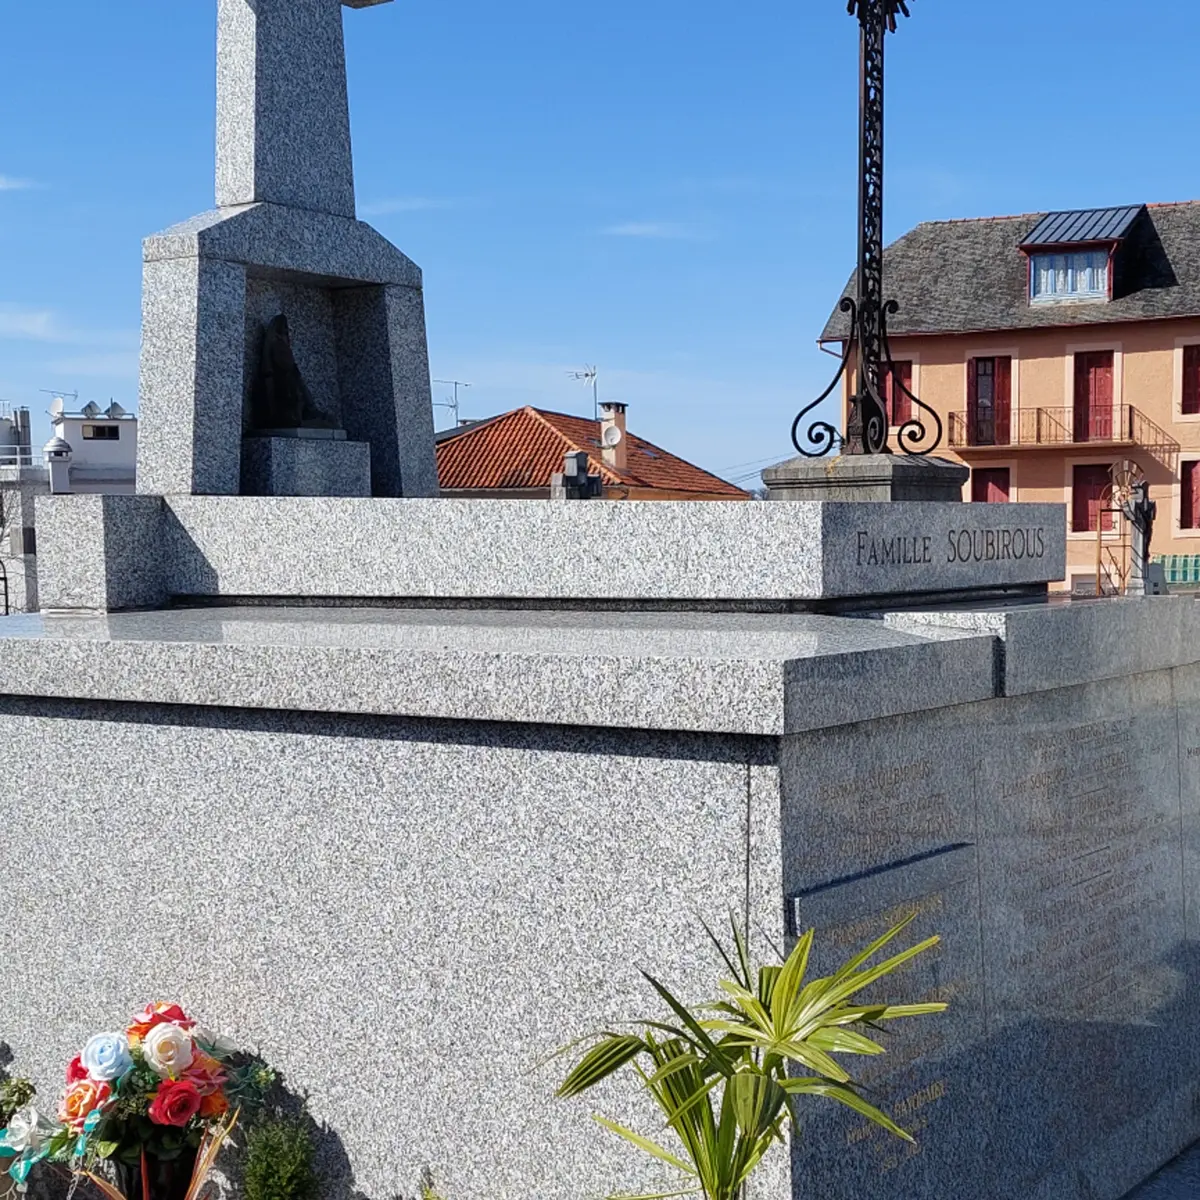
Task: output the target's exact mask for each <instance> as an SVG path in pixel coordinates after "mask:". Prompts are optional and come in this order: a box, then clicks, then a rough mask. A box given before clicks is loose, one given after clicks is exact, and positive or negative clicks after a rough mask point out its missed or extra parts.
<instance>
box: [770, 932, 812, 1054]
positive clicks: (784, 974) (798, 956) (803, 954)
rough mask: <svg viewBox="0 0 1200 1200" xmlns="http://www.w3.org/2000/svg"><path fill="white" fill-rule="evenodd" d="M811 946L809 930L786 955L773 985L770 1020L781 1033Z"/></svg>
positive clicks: (787, 1018) (797, 990) (799, 983)
mask: <svg viewBox="0 0 1200 1200" xmlns="http://www.w3.org/2000/svg"><path fill="white" fill-rule="evenodd" d="M812 945H813V931H812V930H811V929H810V930H809V931H808V932H807V933H806V934H805V935H804V936H803V937H802V938H801V939H800V940H799V941H798V942H797V943H796V945H795V947H794V948H793V950H792V952H791V954H789V955H788V958H787V962H785V963H784V964H783V970H782V971H780V973H779V980H778V982H777V983H776V984H775V990H774V994H773V995H772V996H771V1019H772V1020H773V1021H774V1022H775V1027H776V1029H779V1030H781V1031H782V1030H783V1028H784V1026H785V1025H786V1024H787V1023H788V1020H789V1019H790V1017H791V1013H792V1007H793V1005H794V1004H795V1002H796V998H797V996H798V995H799V993H800V989H801V986H802V985H803V983H804V975H805V972H806V971H807V970H808V956H809V954H810V953H811V952H812Z"/></svg>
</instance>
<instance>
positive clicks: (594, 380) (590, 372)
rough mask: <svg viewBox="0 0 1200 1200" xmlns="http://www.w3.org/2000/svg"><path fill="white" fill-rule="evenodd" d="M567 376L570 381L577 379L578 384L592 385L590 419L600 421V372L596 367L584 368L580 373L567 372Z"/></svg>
mask: <svg viewBox="0 0 1200 1200" xmlns="http://www.w3.org/2000/svg"><path fill="white" fill-rule="evenodd" d="M567 374H568V375H569V376H570V377H571V378H572V379H578V380H579V381H580V383H590V384H591V385H592V417H593V419H594V420H597V421H598V420H600V371H599V369H598V368H596V367H584V369H583V370H582V371H568V372H567Z"/></svg>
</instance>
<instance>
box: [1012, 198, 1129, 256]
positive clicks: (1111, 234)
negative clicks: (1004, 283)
mask: <svg viewBox="0 0 1200 1200" xmlns="http://www.w3.org/2000/svg"><path fill="white" fill-rule="evenodd" d="M1145 207H1146V206H1145V205H1144V204H1129V205H1126V206H1125V207H1124V208H1090V209H1086V210H1083V211H1076V212H1053V213H1050V215H1049V216H1047V217H1045V218H1044V219H1043V220H1041V221H1039V222H1038V226H1037V228H1036V229H1035V230H1034V231H1033V232H1032V233H1031V234H1030V235H1029V236H1028V237H1027V238H1026V239H1025V241H1024V242H1023V243H1022V244H1023V245H1025V246H1066V245H1070V244H1071V243H1073V242H1117V241H1120V240H1121V238H1123V237H1124V236H1125V235H1126V234H1127V233H1128V232H1129V229H1130V227H1131V226H1132V225H1133V223H1134V221H1136V220H1137V219H1138V217H1140V216H1141V215H1142V210H1143V209H1144V208H1145Z"/></svg>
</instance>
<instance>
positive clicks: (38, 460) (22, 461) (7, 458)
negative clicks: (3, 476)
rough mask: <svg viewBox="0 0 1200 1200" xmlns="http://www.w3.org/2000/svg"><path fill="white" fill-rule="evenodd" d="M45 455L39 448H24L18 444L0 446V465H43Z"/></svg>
mask: <svg viewBox="0 0 1200 1200" xmlns="http://www.w3.org/2000/svg"><path fill="white" fill-rule="evenodd" d="M45 465H46V459H45V456H44V455H43V454H42V452H41V451H40V450H38V451H32V450H25V449H23V448H22V447H20V446H0V467H44V466H45Z"/></svg>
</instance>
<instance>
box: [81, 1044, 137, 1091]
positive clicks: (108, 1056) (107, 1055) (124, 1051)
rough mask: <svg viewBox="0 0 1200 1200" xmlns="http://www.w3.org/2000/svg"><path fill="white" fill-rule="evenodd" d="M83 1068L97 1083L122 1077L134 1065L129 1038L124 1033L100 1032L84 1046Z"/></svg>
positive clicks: (109, 1081)
mask: <svg viewBox="0 0 1200 1200" xmlns="http://www.w3.org/2000/svg"><path fill="white" fill-rule="evenodd" d="M79 1060H80V1062H81V1063H82V1064H83V1069H84V1070H85V1071H87V1073H88V1074H89V1075H90V1076H91V1077H92V1078H93V1079H94V1080H96V1082H97V1083H111V1082H112V1081H113V1080H114V1079H120V1078H121V1076H122V1075H124V1074H125V1073H126V1072H127V1071H129V1070H130V1069H131V1068H132V1067H133V1057H132V1055H131V1054H130V1053H129V1039H128V1038H127V1037H126V1036H125V1035H124V1034H123V1033H98V1034H96V1036H95V1037H94V1038H92V1039H91V1040H90V1041H89V1042H88V1044H87V1045H86V1046H84V1048H83V1053H82V1054H81V1055H80V1056H79Z"/></svg>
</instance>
